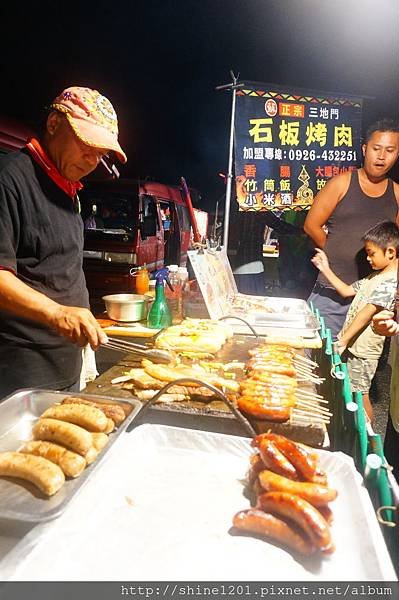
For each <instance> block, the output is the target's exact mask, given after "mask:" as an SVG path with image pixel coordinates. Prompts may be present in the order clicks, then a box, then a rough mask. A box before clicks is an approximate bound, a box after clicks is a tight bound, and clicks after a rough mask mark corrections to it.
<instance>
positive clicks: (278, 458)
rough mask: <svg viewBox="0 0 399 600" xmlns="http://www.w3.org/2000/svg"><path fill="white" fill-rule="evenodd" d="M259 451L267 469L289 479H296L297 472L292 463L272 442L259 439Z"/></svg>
mask: <svg viewBox="0 0 399 600" xmlns="http://www.w3.org/2000/svg"><path fill="white" fill-rule="evenodd" d="M259 452H260V455H261V457H262V460H263V462H264V464H265V466H266V467H267V468H268V469H270V470H271V471H274V473H277V474H278V475H283V476H284V477H288V478H289V479H298V472H297V470H296V469H295V467H294V465H292V464H291V463H290V461H289V460H288V459H287V458H286V457H285V456H284V454H283V453H282V452H281V451H280V450H279V449H278V448H277V446H276V444H275V443H274V442H272V441H271V440H269V439H267V438H263V439H262V440H261V441H260V445H259Z"/></svg>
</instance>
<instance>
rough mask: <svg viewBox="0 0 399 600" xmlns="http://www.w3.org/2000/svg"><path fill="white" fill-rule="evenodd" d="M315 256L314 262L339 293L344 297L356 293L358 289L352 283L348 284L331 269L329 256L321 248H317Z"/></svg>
mask: <svg viewBox="0 0 399 600" xmlns="http://www.w3.org/2000/svg"><path fill="white" fill-rule="evenodd" d="M315 252H316V254H315V256H314V257H313V258H312V259H311V260H312V263H313V264H314V265H315V267H317V268H318V269H319V271H320V272H321V273H323V275H324V277H325V278H326V279H327V280H328V281H329V282H330V283H331V285H332V286H333V287H335V289H336V290H337V292H338V294H339V295H340V296H342V297H343V298H350V297H351V296H355V295H356V290H355V288H354V287H353V286H352V285H348V284H347V283H345V282H344V281H342V279H340V278H339V277H338V276H337V275H336V274H335V273H334V271H332V270H331V268H330V264H329V262H328V258H327V255H326V253H325V252H323V250H320V248H316V249H315Z"/></svg>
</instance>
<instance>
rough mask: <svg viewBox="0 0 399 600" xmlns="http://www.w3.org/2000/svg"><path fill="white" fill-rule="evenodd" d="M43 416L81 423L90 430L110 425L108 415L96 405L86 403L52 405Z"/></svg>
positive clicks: (76, 423) (101, 428)
mask: <svg viewBox="0 0 399 600" xmlns="http://www.w3.org/2000/svg"><path fill="white" fill-rule="evenodd" d="M42 418H44V419H46V418H48V419H58V420H60V421H67V422H68V423H74V425H79V427H83V428H84V429H87V430H88V431H104V430H105V429H106V427H107V425H108V423H107V421H108V419H107V417H106V416H105V415H104V413H103V412H102V411H101V410H99V409H98V408H96V407H95V406H87V405H85V404H59V405H58V406H50V408H48V409H47V410H45V411H44V413H43V414H42Z"/></svg>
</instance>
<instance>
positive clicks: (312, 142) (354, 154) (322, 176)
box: [234, 82, 362, 212]
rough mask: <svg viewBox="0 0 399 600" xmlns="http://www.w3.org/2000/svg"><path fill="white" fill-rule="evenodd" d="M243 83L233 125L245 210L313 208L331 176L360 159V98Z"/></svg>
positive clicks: (241, 203) (239, 195) (239, 187)
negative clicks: (317, 196) (319, 193)
mask: <svg viewBox="0 0 399 600" xmlns="http://www.w3.org/2000/svg"><path fill="white" fill-rule="evenodd" d="M244 83H245V85H244V87H242V88H241V89H238V90H237V91H236V102H237V106H236V112H235V130H234V147H235V174H236V196H237V201H238V204H239V209H240V210H244V211H248V210H251V211H259V210H272V211H274V212H285V211H287V210H295V211H297V210H306V209H309V207H310V206H311V204H312V202H313V199H314V197H315V196H316V194H317V192H318V191H319V190H321V189H322V188H323V187H324V186H325V184H326V183H327V181H328V179H329V178H330V177H333V176H334V175H337V174H339V173H342V172H344V171H350V170H354V169H355V168H357V167H358V166H359V165H360V161H361V148H360V134H361V115H362V99H361V98H355V97H353V96H348V95H346V96H345V95H341V94H330V93H325V92H315V91H309V90H308V91H306V90H305V91H304V90H298V89H297V90H296V89H294V88H291V89H289V88H282V87H281V86H276V85H270V84H263V83H256V82H244Z"/></svg>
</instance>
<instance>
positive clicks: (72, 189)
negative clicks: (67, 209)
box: [26, 138, 83, 200]
mask: <svg viewBox="0 0 399 600" xmlns="http://www.w3.org/2000/svg"><path fill="white" fill-rule="evenodd" d="M26 149H27V150H28V152H29V154H30V155H31V157H32V158H33V159H34V160H35V161H36V162H37V164H38V165H40V166H41V168H42V169H43V170H44V171H45V173H47V175H48V176H49V177H50V179H52V180H53V181H54V183H55V184H56V185H58V187H59V188H61V189H62V190H63V191H64V192H65V193H66V194H67V195H68V196H69V197H70V198H72V200H75V198H76V194H77V192H78V191H79V190H81V189H82V187H83V185H82V184H81V183H80V181H69V179H65V177H63V176H62V175H61V173H60V172H59V171H58V169H57V167H56V166H55V164H54V163H53V162H52V161H51V160H50V158H49V157H48V156H47V154H46V153H45V151H44V150H43V148H42V146H41V145H40V142H39V141H38V140H37V139H36V138H32V139H31V140H29V142H28V143H27V144H26Z"/></svg>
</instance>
